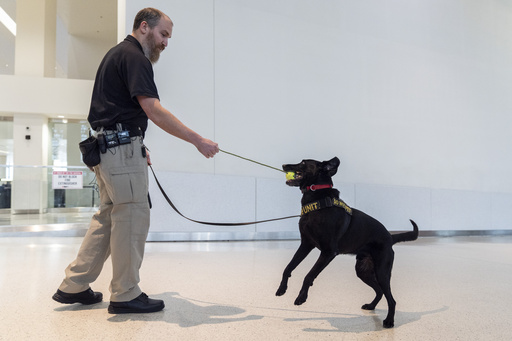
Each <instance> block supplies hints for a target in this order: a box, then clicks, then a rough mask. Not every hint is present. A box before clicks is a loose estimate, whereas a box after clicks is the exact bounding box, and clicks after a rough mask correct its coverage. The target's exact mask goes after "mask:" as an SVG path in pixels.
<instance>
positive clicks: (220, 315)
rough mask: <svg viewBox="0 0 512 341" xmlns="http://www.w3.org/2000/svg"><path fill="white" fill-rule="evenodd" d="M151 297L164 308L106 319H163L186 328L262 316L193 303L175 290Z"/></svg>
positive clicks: (240, 309)
mask: <svg viewBox="0 0 512 341" xmlns="http://www.w3.org/2000/svg"><path fill="white" fill-rule="evenodd" d="M151 297H152V298H155V299H160V300H164V302H165V306H166V307H165V308H164V310H162V311H160V312H156V313H150V314H119V315H112V317H110V318H109V319H108V321H110V322H125V321H165V322H167V323H172V324H177V325H179V326H180V327H183V328H187V327H195V326H200V325H203V324H220V323H229V322H240V321H250V320H260V319H262V318H263V316H259V315H248V316H241V315H242V314H244V313H245V312H246V311H245V310H244V309H242V308H238V307H234V306H226V305H214V304H213V305H212V304H211V303H205V304H204V305H199V304H195V303H192V302H191V300H188V299H186V298H183V297H181V296H180V295H179V294H178V293H176V292H168V293H163V294H160V295H152V296H151Z"/></svg>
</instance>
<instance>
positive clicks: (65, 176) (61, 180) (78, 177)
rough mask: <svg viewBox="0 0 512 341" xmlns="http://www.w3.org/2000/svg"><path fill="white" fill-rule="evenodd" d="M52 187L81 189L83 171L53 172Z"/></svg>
mask: <svg viewBox="0 0 512 341" xmlns="http://www.w3.org/2000/svg"><path fill="white" fill-rule="evenodd" d="M52 188H53V189H82V188H83V172H66V171H54V172H53V181H52Z"/></svg>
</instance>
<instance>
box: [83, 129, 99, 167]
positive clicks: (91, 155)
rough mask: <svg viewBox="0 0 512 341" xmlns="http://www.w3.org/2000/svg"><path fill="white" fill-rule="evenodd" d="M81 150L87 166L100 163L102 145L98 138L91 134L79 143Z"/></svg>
mask: <svg viewBox="0 0 512 341" xmlns="http://www.w3.org/2000/svg"><path fill="white" fill-rule="evenodd" d="M78 146H79V147H80V152H81V153H82V160H83V161H84V163H85V164H86V166H87V167H94V166H97V165H99V163H100V147H99V145H98V139H97V138H96V137H94V136H90V137H89V138H87V139H86V140H83V141H82V142H80V143H79V144H78Z"/></svg>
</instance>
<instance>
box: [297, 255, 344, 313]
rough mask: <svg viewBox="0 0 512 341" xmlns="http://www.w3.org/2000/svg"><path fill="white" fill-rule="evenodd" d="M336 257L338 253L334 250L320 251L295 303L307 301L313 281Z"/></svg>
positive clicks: (299, 303)
mask: <svg viewBox="0 0 512 341" xmlns="http://www.w3.org/2000/svg"><path fill="white" fill-rule="evenodd" d="M334 257H336V253H335V252H332V251H322V252H321V253H320V257H319V258H318V260H317V261H316V263H315V265H314V266H313V268H312V269H311V271H309V273H308V274H307V275H306V277H305V278H304V283H303V284H302V289H300V293H299V296H298V297H297V299H296V300H295V305H301V304H302V303H304V302H306V300H307V298H308V291H309V287H310V286H313V281H314V280H315V279H316V277H317V276H318V275H319V274H320V272H322V270H323V269H325V267H326V266H327V265H329V263H330V262H331V261H332V260H333V259H334Z"/></svg>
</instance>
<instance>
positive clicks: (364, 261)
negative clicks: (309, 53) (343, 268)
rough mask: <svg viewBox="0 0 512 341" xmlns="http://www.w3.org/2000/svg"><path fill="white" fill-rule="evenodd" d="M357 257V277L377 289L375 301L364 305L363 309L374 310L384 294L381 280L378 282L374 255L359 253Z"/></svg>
mask: <svg viewBox="0 0 512 341" xmlns="http://www.w3.org/2000/svg"><path fill="white" fill-rule="evenodd" d="M356 259H357V261H356V274H357V277H359V278H360V279H361V280H362V281H363V282H364V283H366V284H367V285H369V286H370V287H371V288H372V289H373V290H374V291H375V298H374V299H373V301H372V302H371V303H368V304H365V305H363V306H362V307H361V309H364V310H374V309H375V307H376V306H377V303H379V301H380V300H381V298H382V295H383V292H382V289H381V288H380V285H379V282H377V277H376V276H375V264H374V263H373V259H372V257H371V256H370V255H369V254H366V253H362V254H358V255H357V257H356Z"/></svg>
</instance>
